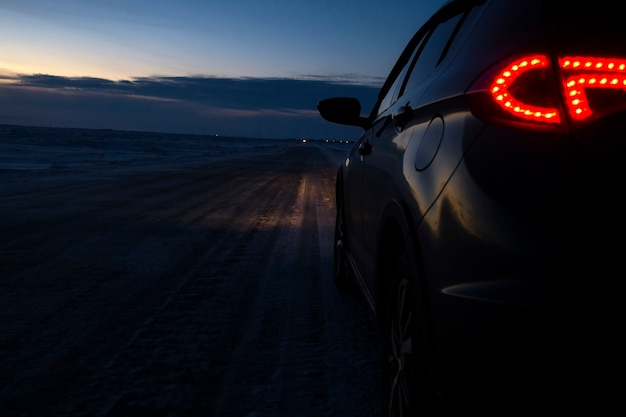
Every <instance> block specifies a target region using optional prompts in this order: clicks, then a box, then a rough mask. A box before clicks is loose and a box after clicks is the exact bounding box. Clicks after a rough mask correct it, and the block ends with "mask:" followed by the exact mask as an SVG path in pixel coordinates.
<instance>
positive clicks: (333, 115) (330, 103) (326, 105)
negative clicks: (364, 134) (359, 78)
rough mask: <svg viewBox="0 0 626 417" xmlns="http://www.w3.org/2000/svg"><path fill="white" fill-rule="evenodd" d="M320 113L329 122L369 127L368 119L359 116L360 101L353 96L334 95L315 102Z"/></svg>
mask: <svg viewBox="0 0 626 417" xmlns="http://www.w3.org/2000/svg"><path fill="white" fill-rule="evenodd" d="M317 110H318V111H319V113H320V115H321V116H322V117H323V118H324V119H325V120H328V121H329V122H332V123H338V124H342V125H349V126H358V127H361V128H363V129H367V128H368V127H369V119H368V118H366V117H361V102H360V101H359V100H358V99H356V98H353V97H334V98H328V99H325V100H321V101H319V102H318V103H317Z"/></svg>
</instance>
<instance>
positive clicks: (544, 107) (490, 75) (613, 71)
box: [466, 54, 626, 132]
mask: <svg viewBox="0 0 626 417" xmlns="http://www.w3.org/2000/svg"><path fill="white" fill-rule="evenodd" d="M557 65H558V68H557V70H556V71H555V70H554V68H553V61H552V60H551V59H550V58H549V57H548V56H547V55H543V54H536V55H528V56H524V57H520V58H517V59H513V60H510V61H507V62H505V63H503V64H499V65H498V66H496V67H494V68H492V69H490V70H489V71H487V72H486V73H484V74H483V75H482V76H481V77H479V78H478V79H477V80H476V81H475V82H474V83H473V84H472V86H471V87H470V88H469V89H468V91H467V94H466V96H467V98H468V102H469V105H470V109H471V111H472V113H474V114H475V115H476V117H478V118H481V119H483V120H486V121H491V122H496V123H503V124H506V125H511V126H516V127H521V128H528V129H535V130H548V131H555V132H564V131H567V129H568V121H569V122H570V123H581V122H585V121H590V120H593V119H596V118H598V117H601V116H603V115H605V114H608V113H611V112H614V111H617V110H625V109H626V60H624V59H613V58H601V57H583V56H566V57H561V58H559V59H558V60H557Z"/></svg>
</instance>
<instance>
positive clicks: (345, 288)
mask: <svg viewBox="0 0 626 417" xmlns="http://www.w3.org/2000/svg"><path fill="white" fill-rule="evenodd" d="M344 231H345V229H344V223H343V205H342V203H341V201H340V200H339V199H338V201H337V214H336V218H335V237H334V250H333V281H334V283H335V287H337V288H338V289H339V290H341V291H342V292H346V293H351V292H353V291H354V288H355V286H354V279H353V278H352V273H351V272H350V268H349V265H348V256H347V253H346V248H345V240H344Z"/></svg>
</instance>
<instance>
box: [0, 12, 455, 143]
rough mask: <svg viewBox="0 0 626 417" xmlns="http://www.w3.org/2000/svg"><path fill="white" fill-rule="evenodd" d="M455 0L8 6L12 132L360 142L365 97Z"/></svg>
mask: <svg viewBox="0 0 626 417" xmlns="http://www.w3.org/2000/svg"><path fill="white" fill-rule="evenodd" d="M443 2H444V0H436V1H427V0H415V1H408V0H392V1H382V0H361V1H356V0H355V1H352V0H344V1H335V0H333V1H331V0H307V1H305V0H289V1H286V0H285V1H283V0H276V1H258V0H256V1H248V0H229V1H221V2H218V1H211V0H178V1H171V0H168V1H166V0H133V1H128V0H56V1H54V2H52V1H48V0H0V38H1V39H2V42H0V124H25V125H43V126H63V127H93V128H111V129H130V130H148V131H166V132H176V133H201V134H204V133H206V134H213V133H216V134H223V135H231V136H252V137H300V136H304V137H321V136H329V135H330V136H336V135H352V136H355V135H358V133H359V131H358V128H349V127H348V128H346V127H340V126H336V125H331V124H328V122H325V121H323V120H321V118H320V117H319V115H318V114H317V111H316V110H315V105H316V103H317V101H319V100H320V99H323V98H326V97H329V96H335V95H347V94H349V95H354V96H357V97H359V98H361V99H362V101H363V107H364V109H363V111H364V113H367V112H369V110H370V107H371V105H372V104H373V101H374V98H375V95H376V92H377V89H378V87H379V86H380V85H381V84H382V81H383V80H384V77H385V76H386V75H387V72H388V71H389V70H390V69H391V66H392V65H393V63H394V61H395V59H396V58H397V56H398V55H399V53H400V52H401V50H402V49H403V47H404V45H405V44H406V42H407V41H408V40H409V38H410V37H411V36H412V34H413V33H414V32H415V31H416V30H417V29H418V27H419V25H421V24H422V23H423V22H424V21H425V20H426V18H427V17H428V16H429V15H430V14H431V13H432V12H433V11H434V10H436V9H437V8H438V7H440V6H441V4H443Z"/></svg>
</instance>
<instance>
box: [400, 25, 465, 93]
mask: <svg viewBox="0 0 626 417" xmlns="http://www.w3.org/2000/svg"><path fill="white" fill-rule="evenodd" d="M462 16H463V14H462V13H459V14H456V15H454V16H452V17H450V18H449V19H447V20H445V21H442V22H440V23H439V24H437V26H435V27H434V29H433V30H432V31H431V33H430V35H429V36H428V39H427V40H426V43H425V45H424V46H423V48H422V50H421V51H420V52H419V55H418V56H417V57H416V59H414V61H413V62H412V65H413V67H412V68H410V69H409V71H410V74H409V76H408V78H407V79H406V81H405V85H404V87H402V88H401V91H400V93H401V94H402V93H403V92H404V91H406V90H412V89H413V88H415V87H416V86H417V85H418V84H420V83H421V82H423V81H424V80H425V79H426V78H427V77H428V76H429V75H430V74H431V72H432V71H433V70H434V69H435V68H436V67H437V65H438V64H439V63H440V62H441V60H442V59H443V58H444V56H445V52H446V51H447V49H448V45H449V44H450V42H451V40H452V39H453V36H454V34H455V33H456V30H457V27H458V25H459V22H460V20H461V18H462Z"/></svg>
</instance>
